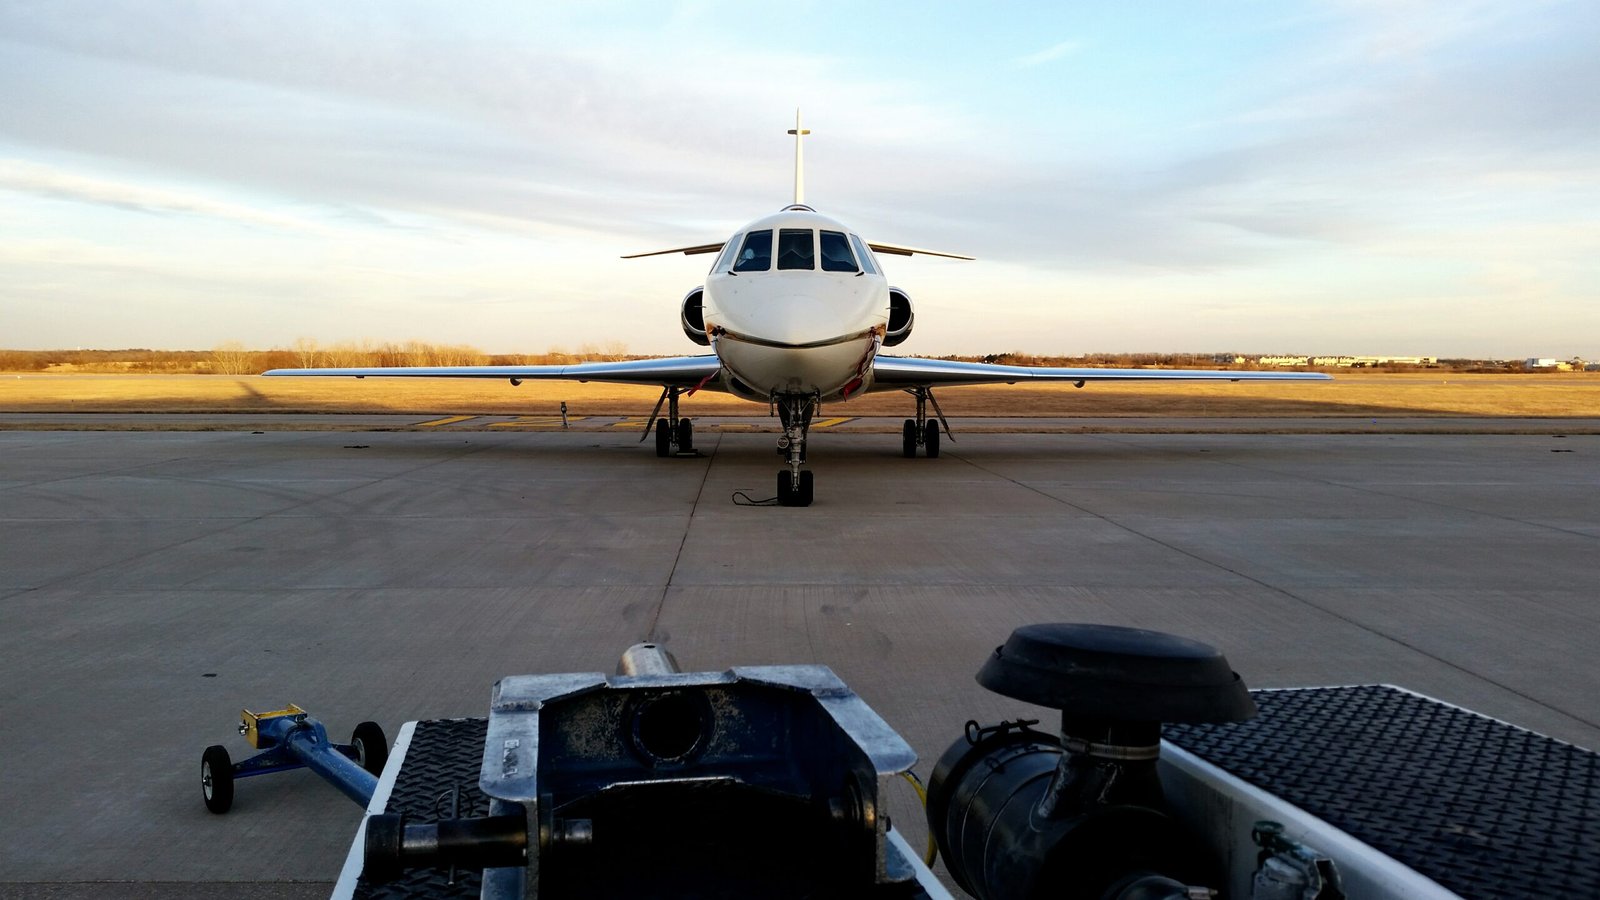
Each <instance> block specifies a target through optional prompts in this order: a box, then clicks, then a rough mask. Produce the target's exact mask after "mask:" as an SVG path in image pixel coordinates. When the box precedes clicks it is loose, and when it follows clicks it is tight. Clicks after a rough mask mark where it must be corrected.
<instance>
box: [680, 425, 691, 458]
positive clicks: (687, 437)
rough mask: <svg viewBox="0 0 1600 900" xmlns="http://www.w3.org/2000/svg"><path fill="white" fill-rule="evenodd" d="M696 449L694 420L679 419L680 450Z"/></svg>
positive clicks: (682, 451) (683, 451) (686, 451)
mask: <svg viewBox="0 0 1600 900" xmlns="http://www.w3.org/2000/svg"><path fill="white" fill-rule="evenodd" d="M693 449H694V420H692V419H679V420H678V452H679V453H688V452H689V451H690V450H693Z"/></svg>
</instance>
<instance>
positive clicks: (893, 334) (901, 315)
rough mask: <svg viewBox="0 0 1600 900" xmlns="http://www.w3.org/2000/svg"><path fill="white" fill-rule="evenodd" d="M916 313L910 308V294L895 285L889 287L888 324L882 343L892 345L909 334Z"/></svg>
mask: <svg viewBox="0 0 1600 900" xmlns="http://www.w3.org/2000/svg"><path fill="white" fill-rule="evenodd" d="M916 318H917V315H916V313H915V312H914V311H913V310H912V308H911V295H910V294H907V293H906V292H905V291H902V290H900V289H899V288H897V287H891V288H889V325H888V330H887V331H886V332H885V333H884V335H883V345H884V346H885V347H893V346H896V345H897V344H902V343H904V342H905V339H906V338H908V337H910V336H911V325H912V323H913V322H914V321H916Z"/></svg>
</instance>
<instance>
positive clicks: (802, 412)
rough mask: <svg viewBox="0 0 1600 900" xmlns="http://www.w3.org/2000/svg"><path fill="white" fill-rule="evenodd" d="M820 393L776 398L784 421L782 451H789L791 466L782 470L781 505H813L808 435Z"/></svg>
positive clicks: (779, 448)
mask: <svg viewBox="0 0 1600 900" xmlns="http://www.w3.org/2000/svg"><path fill="white" fill-rule="evenodd" d="M817 401H818V397H817V395H816V394H779V395H777V396H776V397H774V398H773V404H774V405H775V406H777V407H778V418H779V421H781V422H782V423H783V437H781V438H778V452H779V453H786V454H787V456H788V460H789V468H787V469H784V470H782V471H780V472H778V505H779V506H810V505H811V487H812V479H811V472H810V471H802V470H801V468H800V467H801V466H802V465H804V464H805V461H806V435H807V434H808V433H810V431H811V417H812V416H813V415H815V414H816V411H817Z"/></svg>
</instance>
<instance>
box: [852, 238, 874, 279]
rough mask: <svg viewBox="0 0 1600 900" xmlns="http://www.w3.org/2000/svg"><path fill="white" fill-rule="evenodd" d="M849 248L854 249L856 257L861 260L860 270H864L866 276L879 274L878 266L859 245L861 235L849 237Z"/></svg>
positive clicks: (869, 254) (863, 247)
mask: <svg viewBox="0 0 1600 900" xmlns="http://www.w3.org/2000/svg"><path fill="white" fill-rule="evenodd" d="M850 246H852V247H854V248H856V256H857V257H859V258H860V259H861V268H863V269H866V270H867V274H868V275H877V274H879V273H878V264H877V263H876V262H874V261H873V259H872V254H871V253H868V252H867V248H866V247H865V246H863V245H862V243H861V235H859V234H852V235H850Z"/></svg>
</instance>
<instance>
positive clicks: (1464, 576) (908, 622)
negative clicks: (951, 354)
mask: <svg viewBox="0 0 1600 900" xmlns="http://www.w3.org/2000/svg"><path fill="white" fill-rule="evenodd" d="M27 418H29V419H30V421H31V420H36V419H38V417H37V416H30V417H27ZM229 418H231V417H229ZM273 418H277V419H279V421H278V422H277V423H276V425H277V426H278V427H272V425H273V423H269V422H258V421H256V420H250V421H248V422H247V421H245V420H240V419H233V420H232V421H231V423H226V424H225V425H224V426H223V427H224V429H225V430H179V431H116V430H111V431H99V430H51V429H49V427H48V426H47V425H44V424H39V423H37V422H34V424H31V425H19V424H18V416H17V415H16V414H8V415H7V416H5V417H3V418H0V460H3V462H0V621H3V623H4V628H3V629H0V683H3V684H4V685H5V689H4V691H3V692H0V717H3V718H0V721H4V722H5V723H6V726H5V727H4V728H3V729H0V761H3V766H4V772H5V776H4V778H0V808H3V809H5V810H6V815H4V816H0V895H5V896H19V897H34V896H37V897H52V898H55V897H78V896H82V897H132V896H156V895H161V896H169V895H176V896H184V895H192V896H208V895H212V894H215V893H218V892H221V891H225V892H227V893H229V894H233V895H240V896H261V897H269V896H270V897H299V896H319V895H323V894H325V893H326V891H327V889H328V886H329V885H330V884H331V882H332V880H333V879H334V877H335V876H336V875H337V873H338V871H339V867H340V865H341V863H342V860H343V856H344V853H345V851H346V848H347V847H348V843H349V839H350V836H351V834H352V832H353V830H354V827H355V824H356V822H357V821H358V819H359V810H357V808H356V807H355V805H354V804H353V803H351V802H350V801H348V800H346V799H344V798H343V797H342V796H340V795H338V794H337V793H336V792H335V791H333V790H331V789H330V788H328V787H326V786H325V785H324V784H323V783H322V782H320V781H319V780H317V779H316V778H315V777H314V776H312V775H310V774H308V773H303V772H302V773H292V774H288V775H280V776H269V777H266V778H262V779H254V780H247V781H241V782H240V784H239V787H238V796H237V800H236V802H235V806H234V810H233V812H231V813H230V814H229V815H227V816H221V817H218V816H212V815H210V814H209V813H207V812H206V811H205V809H204V807H203V805H202V803H201V800H200V791H199V785H198V767H199V758H200V752H201V750H202V749H203V748H204V747H205V746H206V745H208V744H213V743H221V744H225V745H227V746H228V747H229V748H230V750H232V751H234V752H235V757H236V758H238V757H240V756H243V755H245V754H246V752H247V748H246V745H245V744H244V742H243V741H242V739H240V738H239V737H237V735H236V734H235V733H234V725H235V723H236V722H237V716H238V711H239V709H240V707H243V706H248V707H250V708H253V709H264V708H277V707H280V706H282V705H284V704H287V703H290V702H293V703H296V704H299V705H300V706H302V707H305V708H306V709H308V710H310V711H311V712H312V713H313V714H314V715H316V716H317V717H318V718H320V719H322V720H323V721H324V722H327V723H328V724H329V725H330V728H331V730H333V731H334V732H335V734H336V736H337V737H338V738H339V739H343V738H344V737H345V736H346V735H347V734H348V730H349V728H350V727H351V726H353V725H354V724H355V723H356V722H358V721H360V720H363V719H374V720H377V721H378V722H380V723H381V724H383V726H384V727H385V728H386V729H387V730H388V731H389V733H390V734H391V736H392V735H393V734H394V733H395V732H396V731H397V730H398V728H399V726H400V724H401V723H402V722H404V721H407V720H410V719H418V718H434V717H448V716H469V715H481V714H483V713H484V711H485V709H486V707H487V700H488V696H489V689H490V685H491V684H492V683H493V681H494V680H495V679H496V678H498V677H500V676H502V675H507V674H515V673H524V672H552V671H597V670H598V671H610V670H611V669H612V667H613V666H614V664H615V661H616V656H617V654H618V653H620V652H621V651H622V650H623V649H624V648H625V647H626V646H627V645H628V644H630V643H632V642H634V641H636V640H640V639H644V638H650V639H654V640H658V641H661V642H664V643H665V644H666V645H667V646H668V647H669V648H670V649H672V651H673V652H674V653H675V654H676V655H677V656H678V658H679V660H680V661H682V663H683V664H684V665H685V666H686V667H687V668H692V669H720V668H724V667H727V666H730V665H734V664H766V663H812V662H815V663H823V664H826V665H829V666H831V667H833V669H834V670H835V671H836V672H838V673H839V675H840V676H841V677H842V678H843V679H844V680H845V681H846V682H847V683H848V684H849V685H850V686H851V687H852V688H854V689H855V690H856V691H857V692H858V693H860V694H861V695H862V696H863V698H864V699H865V700H866V701H867V702H868V703H869V704H871V705H872V706H873V707H874V708H875V709H876V710H877V711H878V712H879V713H880V714H881V715H883V716H884V718H885V719H887V720H888V722H889V723H890V724H891V725H893V726H894V727H895V728H896V729H897V730H899V731H900V732H901V734H903V735H904V736H905V737H906V738H907V739H908V740H909V741H910V742H911V744H912V745H913V747H914V748H915V749H916V750H917V752H918V753H919V754H920V756H921V758H922V762H921V763H920V764H919V766H918V770H919V771H920V772H921V773H922V774H923V775H924V776H926V775H927V773H928V771H930V770H931V767H932V763H933V760H934V759H935V758H936V757H937V755H938V754H939V753H940V752H941V751H942V750H943V749H944V748H945V747H946V746H947V745H948V744H949V743H950V742H951V741H952V740H954V739H955V738H956V737H957V736H959V735H960V734H961V731H962V726H963V723H965V722H966V721H967V720H968V719H978V720H980V721H992V720H996V719H999V718H1002V717H1007V718H1015V717H1017V716H1019V715H1023V714H1029V715H1032V716H1037V717H1043V716H1041V713H1040V711H1038V710H1035V709H1030V708H1028V707H1024V706H1022V705H1020V704H1017V703H1015V702H1013V701H1009V700H1005V699H1003V698H999V697H996V696H994V695H991V694H987V693H986V692H984V691H983V690H982V689H981V688H980V687H978V686H977V684H976V683H975V682H974V681H973V673H974V672H975V671H976V670H977V668H978V666H979V665H980V664H981V663H982V661H983V660H984V658H985V657H986V655H987V654H988V653H989V652H990V651H991V650H992V649H993V647H994V646H995V645H996V644H998V643H1000V642H1001V641H1003V640H1004V638H1005V637H1006V635H1007V634H1008V633H1009V631H1010V630H1011V628H1013V627H1015V626H1017V625H1021V624H1025V623H1029V622H1038V621H1090V622H1105V623H1113V624H1122V625H1134V626H1140V627H1146V628H1155V629H1160V630H1165V631H1171V632H1176V633H1179V634H1183V635H1188V636H1192V637H1196V638H1199V639H1201V640H1205V641H1208V642H1210V643H1213V644H1216V645H1217V646H1219V647H1221V648H1222V649H1224V651H1225V652H1226V653H1227V654H1228V656H1229V658H1230V660H1231V661H1232V663H1233V664H1234V667H1235V668H1236V669H1237V670H1238V671H1239V672H1240V673H1241V674H1242V675H1243V676H1244V678H1245V680H1246V681H1247V682H1248V683H1249V684H1250V685H1251V686H1252V687H1266V686H1290V685H1314V684H1352V683H1374V682H1387V683H1392V684H1398V685H1402V686H1405V687H1408V688H1411V689H1414V690H1417V691H1421V692H1423V693H1426V694H1431V695H1433V696H1436V697H1439V698H1441V699H1443V700H1446V701H1449V702H1451V703H1456V704H1460V705H1462V706H1466V707H1469V708H1472V709H1476V710H1478V711H1480V712H1484V713H1487V714H1489V715H1493V716H1496V717H1499V718H1502V719H1505V720H1507V721H1510V722H1512V723H1514V724H1517V725H1521V726H1525V727H1528V728H1532V729H1535V730H1537V731H1540V732H1543V733H1546V734H1549V735H1552V736H1554V737H1557V738H1561V739H1563V740H1567V741H1572V742H1575V743H1578V744H1581V745H1584V746H1588V747H1597V746H1600V668H1597V667H1596V666H1595V665H1594V664H1593V656H1592V653H1593V646H1594V644H1595V642H1596V639H1597V638H1600V604H1597V603H1596V602H1595V595H1596V589H1597V581H1600V565H1597V564H1596V560H1600V502H1597V501H1600V465H1597V464H1596V462H1597V460H1600V436H1596V435H1595V434H1593V431H1594V430H1596V429H1595V427H1594V426H1595V425H1596V423H1595V422H1594V420H1571V421H1570V422H1562V423H1553V424H1552V423H1549V422H1545V424H1544V425H1543V426H1541V427H1540V428H1536V429H1531V430H1535V431H1541V430H1542V433H1516V431H1515V430H1513V429H1512V427H1511V425H1508V424H1502V425H1500V426H1499V427H1483V428H1480V429H1479V430H1480V431H1482V432H1484V433H1464V434H1445V433H1409V432H1408V431H1407V430H1406V429H1404V428H1384V429H1383V430H1373V431H1372V432H1371V433H1315V432H1316V431H1318V430H1319V429H1320V430H1324V431H1326V430H1329V429H1323V428H1321V423H1324V422H1325V421H1326V420H1285V421H1281V422H1279V423H1278V424H1279V427H1277V428H1263V429H1259V432H1260V433H1221V432H1219V431H1217V430H1216V429H1212V430H1211V431H1205V430H1200V429H1199V428H1198V426H1194V425H1192V424H1191V422H1190V421H1189V420H1185V421H1182V422H1174V421H1172V420H1140V424H1141V425H1142V426H1143V427H1144V428H1145V429H1146V431H1147V433H1126V432H1124V431H1119V430H1116V429H1115V428H1114V427H1112V426H1114V425H1115V424H1116V423H1115V422H1113V423H1111V424H1110V425H1108V426H1106V428H1105V429H1103V430H1100V431H1097V432H1090V433H983V431H984V430H983V429H970V430H963V429H962V427H961V425H962V423H957V433H956V437H957V442H956V443H953V444H951V443H947V444H946V445H945V448H944V450H945V452H944V455H943V457H942V458H940V459H936V460H928V459H920V458H919V459H915V460H910V459H903V458H901V457H900V454H899V441H898V440H897V439H895V438H894V437H893V436H891V435H886V434H882V433H877V429H876V428H866V427H864V426H857V429H858V430H854V431H853V430H851V429H850V428H847V427H845V426H846V425H847V424H848V423H839V427H838V428H837V429H836V430H827V429H825V430H823V431H821V432H819V433H818V434H816V435H814V438H813V442H812V446H811V448H810V451H811V452H810V457H811V459H810V462H811V467H812V468H813V469H814V470H815V472H816V479H817V488H816V503H815V505H814V506H812V507H810V508H807V509H785V508H777V507H751V506H743V505H737V504H736V503H735V502H733V500H732V497H733V495H734V493H735V492H736V491H744V492H746V493H747V494H748V495H749V496H751V497H754V498H758V499H759V498H764V497H769V496H771V495H772V494H773V493H774V478H775V473H776V472H777V470H778V467H779V458H778V457H777V456H776V455H775V454H774V453H773V449H772V444H773V442H772V436H771V435H770V434H759V433H748V432H749V431H755V430H756V429H757V428H759V427H760V425H759V424H752V425H750V426H749V429H748V431H741V430H740V429H739V428H716V427H705V428H703V429H702V430H701V431H700V432H699V433H698V435H697V444H698V446H699V447H700V449H701V450H702V451H703V453H704V455H703V456H701V457H698V458H691V459H658V458H656V457H655V456H654V455H653V454H652V452H651V450H650V449H649V448H648V447H641V446H639V444H638V433H637V432H635V431H633V430H632V429H631V428H630V427H622V426H620V425H603V426H602V425H601V423H590V424H591V425H592V426H594V427H582V428H573V429H569V430H562V429H561V428H560V427H559V425H557V426H555V427H549V426H528V427H489V426H490V424H492V423H491V422H481V423H478V425H477V426H472V425H468V426H467V427H462V425H461V424H459V423H452V424H446V425H436V426H423V425H422V423H424V422H427V421H429V419H428V417H418V416H411V417H399V418H404V419H406V422H405V423H404V424H397V423H395V422H391V421H387V417H360V419H359V421H357V420H344V421H343V424H344V425H347V426H350V427H352V428H355V429H360V430H355V431H328V430H316V429H321V428H323V427H324V426H327V425H329V424H333V423H329V422H327V421H325V420H324V418H322V417H318V418H317V420H316V421H315V422H313V423H308V424H306V425H304V426H301V425H296V424H294V423H290V422H289V421H288V417H273ZM297 418H298V417H297ZM490 418H491V419H492V418H495V417H490ZM498 418H500V419H508V418H515V417H498ZM373 419H384V420H385V421H376V422H375V421H369V420H373ZM143 421H145V422H149V421H151V420H148V419H146V420H143ZM1066 421H1068V422H1072V421H1075V420H1066ZM1341 421H1344V420H1341ZM1385 421H1387V420H1383V421H1380V422H1379V423H1376V425H1377V426H1378V427H1379V428H1382V426H1383V424H1384V422H1385ZM1429 421H1440V422H1446V423H1448V424H1450V425H1451V426H1454V427H1455V428H1456V429H1457V430H1461V431H1468V430H1471V428H1472V423H1482V422H1484V421H1485V420H1467V419H1449V420H1429ZM1496 421H1499V420H1496ZM1528 421H1536V420H1505V422H1510V423H1512V424H1515V423H1518V422H1524V423H1525V422H1528ZM1537 421H1543V420H1537ZM1355 422H1356V423H1357V424H1368V423H1365V420H1355ZM241 423H243V424H248V425H251V426H255V427H252V428H249V429H245V428H240V427H237V426H239V425H240V424H241ZM1585 423H1587V429H1586V428H1585V427H1584V424H1585ZM191 424H197V423H193V422H191ZM730 424H738V423H730ZM868 424H874V425H875V424H877V423H868ZM889 424H890V425H893V426H894V427H896V428H897V427H898V425H897V422H891V423H889ZM1079 424H1081V421H1079ZM1346 424H1349V422H1346ZM1568 425H1570V426H1571V427H1564V426H1568ZM85 427H88V428H94V427H96V425H95V424H94V423H92V422H91V423H88V424H87V425H85V423H82V422H68V421H66V420H58V429H76V428H85ZM99 427H113V425H111V424H109V423H106V422H104V421H102V422H101V424H100V426H99ZM118 427H120V426H118ZM299 427H307V428H311V429H313V430H293V429H296V428H299ZM1062 427H1063V428H1065V426H1062ZM1296 427H1298V428H1299V429H1300V430H1301V431H1302V432H1305V433H1292V432H1294V431H1295V430H1296ZM390 428H394V429H397V430H386V429H390ZM35 429H39V430H35ZM373 429H378V430H373ZM1046 430H1050V429H1046ZM1163 430H1165V431H1167V432H1170V433H1163ZM1415 430H1420V429H1413V431H1415ZM252 431H260V432H261V433H252ZM1495 431H1500V432H1507V433H1489V432H1495ZM1269 432H1290V433H1269ZM1044 715H1048V714H1044ZM895 803H896V804H898V805H896V806H894V807H893V808H891V810H890V812H891V814H893V815H894V816H895V821H896V823H897V824H898V825H901V826H902V827H905V828H907V830H908V831H912V830H913V829H915V831H914V832H913V833H914V834H917V835H920V826H918V825H916V824H915V823H916V819H917V815H918V814H917V811H916V810H915V808H914V806H912V805H911V802H910V797H909V794H908V795H907V796H906V797H897V798H895ZM914 843H915V841H914ZM219 883H229V886H228V887H226V888H223V887H221V886H220V884H219ZM241 883H247V884H249V885H259V886H258V887H253V888H247V887H246V885H245V884H241Z"/></svg>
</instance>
